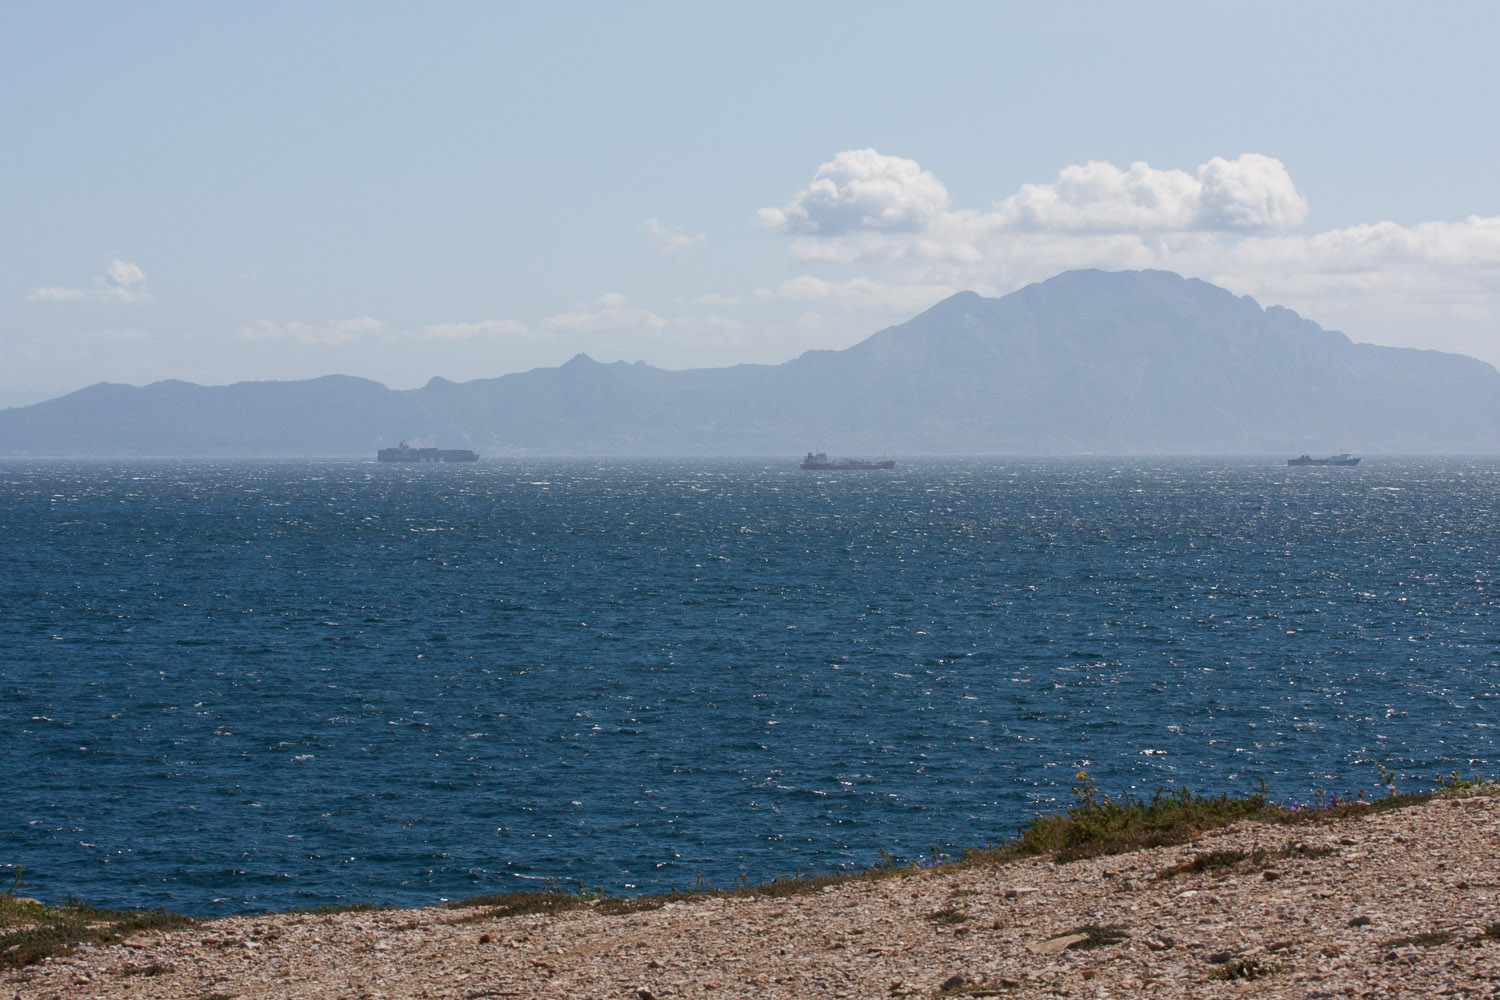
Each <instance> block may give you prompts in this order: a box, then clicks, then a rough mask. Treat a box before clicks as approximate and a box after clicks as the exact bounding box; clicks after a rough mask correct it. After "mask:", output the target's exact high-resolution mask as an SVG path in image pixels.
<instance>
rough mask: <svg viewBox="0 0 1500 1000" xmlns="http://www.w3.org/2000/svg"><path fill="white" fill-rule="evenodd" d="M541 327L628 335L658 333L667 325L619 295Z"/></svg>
mask: <svg viewBox="0 0 1500 1000" xmlns="http://www.w3.org/2000/svg"><path fill="white" fill-rule="evenodd" d="M541 325H542V326H543V327H544V328H546V329H548V330H554V331H555V330H562V331H572V332H578V333H629V332H632V331H637V332H639V331H650V332H655V331H659V330H661V329H663V328H664V327H666V325H667V321H666V320H664V319H662V318H661V317H660V316H658V315H656V314H655V313H653V312H652V311H651V310H649V309H646V308H643V307H640V306H632V305H630V303H629V302H627V301H626V299H625V296H623V295H621V294H620V293H619V292H607V293H605V294H604V295H601V296H599V297H598V298H597V299H595V300H594V301H593V302H590V303H587V304H585V305H580V306H579V307H578V308H577V309H575V310H573V311H572V312H565V313H558V314H557V315H555V316H548V317H547V318H546V319H544V320H542V324H541Z"/></svg>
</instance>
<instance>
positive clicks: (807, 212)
mask: <svg viewBox="0 0 1500 1000" xmlns="http://www.w3.org/2000/svg"><path fill="white" fill-rule="evenodd" d="M947 208H948V189H947V188H946V187H944V186H943V184H942V182H941V181H939V180H938V179H937V178H936V177H934V176H933V175H932V174H931V173H929V172H928V171H926V170H923V169H922V167H921V165H920V164H918V163H917V162H916V161H915V160H907V159H903V158H901V157H899V156H886V155H885V154H883V153H878V152H876V151H875V150H873V149H850V150H845V151H844V152H842V153H840V154H838V155H837V156H835V157H834V158H833V159H832V160H830V161H829V162H827V163H825V164H823V165H822V166H820V167H819V168H818V172H817V173H816V174H814V175H813V182H812V183H811V184H810V185H808V187H807V189H806V190H805V191H802V192H800V193H799V194H798V195H797V196H796V197H795V198H793V199H792V201H791V203H790V204H788V205H786V206H785V207H783V208H763V209H761V210H760V220H761V223H762V224H763V225H764V226H766V227H767V228H768V229H772V230H777V231H781V232H788V233H798V234H807V235H811V234H816V235H819V236H841V235H844V234H846V233H856V232H861V231H873V232H881V233H916V232H921V231H923V230H925V229H927V228H928V226H930V225H931V223H932V222H933V220H935V219H937V218H938V217H940V216H941V215H942V214H943V213H944V212H945V211H947Z"/></svg>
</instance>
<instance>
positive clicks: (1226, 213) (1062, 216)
mask: <svg viewBox="0 0 1500 1000" xmlns="http://www.w3.org/2000/svg"><path fill="white" fill-rule="evenodd" d="M1306 217H1307V199H1306V198H1304V197H1303V196H1302V195H1301V193H1300V192H1298V191H1297V188H1296V186H1295V185H1294V184H1293V183H1292V178H1291V175H1289V174H1288V173H1287V171H1286V167H1285V166H1283V165H1282V163H1281V161H1280V160H1276V159H1273V158H1271V157H1269V156H1262V155H1260V154H1259V153H1246V154H1244V155H1243V156H1240V157H1239V158H1238V159H1235V160H1225V159H1222V158H1220V157H1214V158H1213V159H1212V160H1209V161H1208V162H1207V163H1205V164H1203V165H1202V166H1200V167H1199V168H1198V172H1197V175H1196V176H1194V175H1192V174H1189V173H1187V172H1185V171H1182V170H1157V169H1155V168H1153V167H1152V166H1151V165H1150V164H1148V163H1132V164H1131V165H1130V169H1129V170H1121V169H1120V168H1119V167H1117V166H1115V165H1114V164H1112V163H1105V162H1103V161H1100V160H1090V161H1089V162H1088V163H1085V164H1083V165H1082V166H1069V167H1064V168H1063V169H1062V171H1061V172H1060V173H1059V174H1058V176H1057V180H1056V181H1055V182H1054V183H1052V184H1023V185H1022V186H1021V189H1020V191H1018V192H1016V193H1015V194H1013V195H1011V196H1010V197H1008V198H1006V199H1005V200H1004V201H1002V202H1000V204H999V205H998V206H996V210H995V212H993V213H990V214H985V215H980V216H978V219H979V222H980V224H981V225H982V226H983V227H985V228H991V227H993V228H997V229H1002V230H1004V229H1020V230H1023V231H1027V232H1045V231H1051V232H1059V231H1060V232H1185V231H1190V230H1210V231H1214V230H1222V231H1237V232H1257V231H1261V230H1266V229H1289V228H1291V227H1293V226H1297V225H1300V224H1301V223H1302V221H1303V220H1304V219H1305V218H1306Z"/></svg>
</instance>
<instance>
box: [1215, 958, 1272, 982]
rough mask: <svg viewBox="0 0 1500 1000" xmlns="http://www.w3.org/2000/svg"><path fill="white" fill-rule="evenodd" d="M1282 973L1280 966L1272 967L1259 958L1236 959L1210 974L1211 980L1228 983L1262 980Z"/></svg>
mask: <svg viewBox="0 0 1500 1000" xmlns="http://www.w3.org/2000/svg"><path fill="white" fill-rule="evenodd" d="M1280 971H1281V967H1280V966H1279V965H1271V964H1270V963H1269V962H1262V961H1261V960H1260V959H1257V958H1235V959H1231V960H1230V961H1228V962H1225V963H1224V964H1223V965H1222V966H1220V967H1219V968H1217V969H1215V970H1214V971H1213V972H1211V973H1209V975H1208V978H1209V979H1219V980H1224V981H1226V982H1228V981H1233V980H1236V979H1261V978H1264V977H1265V976H1270V975H1274V974H1276V973H1278V972H1280Z"/></svg>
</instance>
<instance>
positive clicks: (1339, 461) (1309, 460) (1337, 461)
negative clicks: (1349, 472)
mask: <svg viewBox="0 0 1500 1000" xmlns="http://www.w3.org/2000/svg"><path fill="white" fill-rule="evenodd" d="M1286 464H1287V465H1358V464H1359V458H1358V457H1357V456H1354V455H1351V454H1349V453H1348V452H1344V454H1342V455H1329V456H1328V457H1327V458H1313V457H1312V456H1311V455H1298V456H1297V457H1296V458H1289V459H1287V460H1286Z"/></svg>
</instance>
